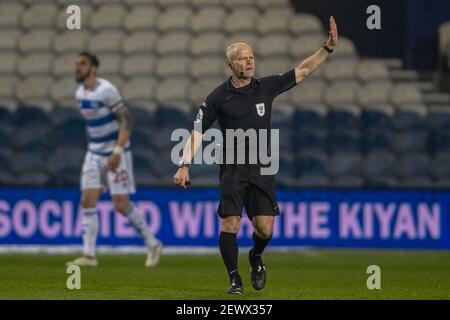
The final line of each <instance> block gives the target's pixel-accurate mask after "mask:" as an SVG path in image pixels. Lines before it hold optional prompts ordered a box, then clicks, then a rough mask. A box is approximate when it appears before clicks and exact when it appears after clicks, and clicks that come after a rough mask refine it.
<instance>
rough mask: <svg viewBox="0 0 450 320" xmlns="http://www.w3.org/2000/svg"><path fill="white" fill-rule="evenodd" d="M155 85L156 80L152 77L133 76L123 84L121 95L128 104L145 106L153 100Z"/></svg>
mask: <svg viewBox="0 0 450 320" xmlns="http://www.w3.org/2000/svg"><path fill="white" fill-rule="evenodd" d="M155 87H156V80H155V79H154V78H151V77H146V76H141V77H133V78H131V80H130V81H128V82H127V83H126V84H125V85H124V87H123V97H124V99H125V101H126V102H127V104H128V105H131V106H146V105H147V104H148V103H151V101H153V100H154V94H155ZM148 107H150V105H148Z"/></svg>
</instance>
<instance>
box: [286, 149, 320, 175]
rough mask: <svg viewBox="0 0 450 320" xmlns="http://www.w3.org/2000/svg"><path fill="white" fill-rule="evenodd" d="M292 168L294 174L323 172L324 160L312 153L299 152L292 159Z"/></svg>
mask: <svg viewBox="0 0 450 320" xmlns="http://www.w3.org/2000/svg"><path fill="white" fill-rule="evenodd" d="M294 170H295V175H296V176H302V175H304V174H305V173H323V172H325V162H324V161H323V159H321V158H320V157H318V156H316V155H314V154H299V155H298V156H297V157H296V158H295V160H294Z"/></svg>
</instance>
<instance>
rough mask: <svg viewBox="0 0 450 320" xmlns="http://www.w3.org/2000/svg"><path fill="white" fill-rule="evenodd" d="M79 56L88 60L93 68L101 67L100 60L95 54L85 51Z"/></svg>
mask: <svg viewBox="0 0 450 320" xmlns="http://www.w3.org/2000/svg"><path fill="white" fill-rule="evenodd" d="M78 55H79V56H81V57H86V58H88V59H89V61H90V62H91V64H92V65H93V66H96V67H97V68H98V67H100V61H99V60H98V58H97V56H96V55H95V54H92V53H90V52H87V51H83V52H80V53H79V54H78Z"/></svg>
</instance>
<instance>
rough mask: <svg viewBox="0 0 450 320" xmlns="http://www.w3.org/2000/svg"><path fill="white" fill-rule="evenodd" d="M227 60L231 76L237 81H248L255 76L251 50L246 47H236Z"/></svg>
mask: <svg viewBox="0 0 450 320" xmlns="http://www.w3.org/2000/svg"><path fill="white" fill-rule="evenodd" d="M233 51H234V52H233V53H232V55H231V57H230V59H228V60H227V63H228V66H229V67H230V69H231V71H232V72H233V75H234V76H235V77H237V78H238V79H249V78H251V77H253V76H254V74H255V61H254V57H253V51H252V48H250V47H249V46H247V45H239V46H236V48H234V50H233Z"/></svg>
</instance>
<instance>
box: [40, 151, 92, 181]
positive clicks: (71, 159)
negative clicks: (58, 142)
mask: <svg viewBox="0 0 450 320" xmlns="http://www.w3.org/2000/svg"><path fill="white" fill-rule="evenodd" d="M85 154H86V150H85V149H83V148H81V147H77V146H60V147H58V148H57V149H55V151H54V152H53V153H51V154H50V155H49V157H48V159H47V161H46V171H47V172H49V173H51V174H52V175H55V176H57V175H62V174H63V173H64V172H66V171H78V175H79V174H80V173H81V167H82V164H83V160H84V157H85Z"/></svg>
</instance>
